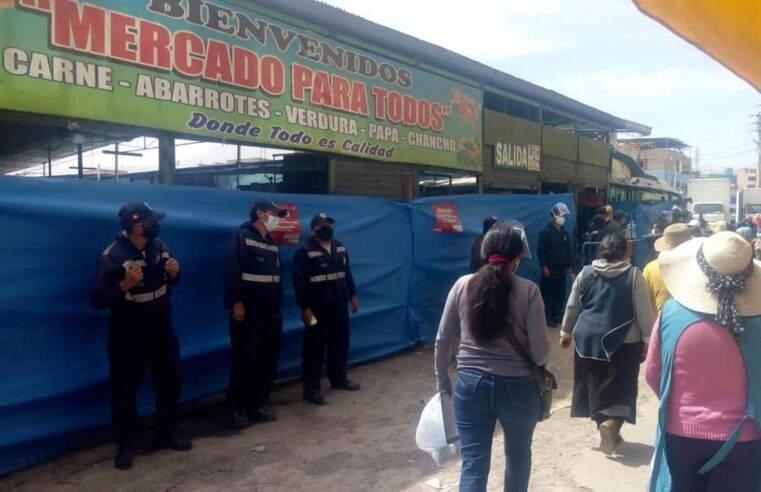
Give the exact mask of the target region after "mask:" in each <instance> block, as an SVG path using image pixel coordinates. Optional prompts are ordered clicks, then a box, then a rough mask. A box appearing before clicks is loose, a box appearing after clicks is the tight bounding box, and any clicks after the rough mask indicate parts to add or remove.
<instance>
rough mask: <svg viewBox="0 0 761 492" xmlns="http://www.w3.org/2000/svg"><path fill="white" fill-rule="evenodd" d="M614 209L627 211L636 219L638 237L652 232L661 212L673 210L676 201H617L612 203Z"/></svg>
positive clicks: (630, 217) (630, 216) (630, 218)
mask: <svg viewBox="0 0 761 492" xmlns="http://www.w3.org/2000/svg"><path fill="white" fill-rule="evenodd" d="M611 205H612V206H613V209H614V210H620V211H622V212H626V213H627V214H628V215H629V220H632V218H633V219H634V220H635V226H636V231H635V234H636V236H637V238H638V239H639V238H642V237H643V236H645V235H647V234H650V231H651V230H652V228H653V224H655V223H656V222H657V221H658V219H659V218H660V216H661V212H664V211H671V208H672V207H673V206H674V202H667V201H649V202H615V203H612V204H611Z"/></svg>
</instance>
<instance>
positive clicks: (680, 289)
mask: <svg viewBox="0 0 761 492" xmlns="http://www.w3.org/2000/svg"><path fill="white" fill-rule="evenodd" d="M701 246H702V247H703V255H704V256H705V259H706V262H707V263H708V264H709V265H710V266H711V267H712V268H713V269H714V270H716V271H717V272H718V273H719V274H722V275H730V274H740V273H742V272H743V271H744V270H745V269H746V268H747V267H748V264H749V263H750V262H751V261H752V262H753V273H752V275H751V276H750V278H748V280H747V281H746V282H745V289H744V290H743V291H742V292H740V293H738V294H736V295H735V302H736V303H737V309H738V311H739V313H740V315H741V316H758V315H761V263H760V262H758V261H756V260H754V259H752V258H753V248H751V246H750V244H748V241H746V240H745V239H743V238H742V237H740V235H739V234H736V233H734V232H719V233H716V234H714V235H712V236H711V237H708V238H695V239H692V240H690V241H687V242H686V243H682V244H681V245H679V246H677V247H676V248H674V249H672V250H670V251H664V252H663V253H661V254H660V256H659V257H658V264H659V266H660V270H661V277H662V278H663V283H664V285H665V286H666V289H667V290H668V291H669V294H671V297H673V298H674V299H676V300H677V301H678V302H679V303H680V304H681V305H683V306H684V307H686V308H687V309H691V310H693V311H697V312H699V313H705V314H713V315H715V314H716V311H717V304H718V300H717V297H716V295H715V294H712V293H711V292H710V291H708V289H707V288H706V285H707V283H708V277H706V275H705V274H704V273H703V271H702V270H701V269H700V265H698V261H697V255H698V251H699V250H700V247H701Z"/></svg>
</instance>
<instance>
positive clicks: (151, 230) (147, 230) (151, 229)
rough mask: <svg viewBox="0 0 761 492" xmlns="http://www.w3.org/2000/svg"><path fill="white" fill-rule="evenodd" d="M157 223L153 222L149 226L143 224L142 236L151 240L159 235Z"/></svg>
mask: <svg viewBox="0 0 761 492" xmlns="http://www.w3.org/2000/svg"><path fill="white" fill-rule="evenodd" d="M159 230H160V228H159V223H158V222H155V223H153V224H151V225H149V226H145V225H144V226H143V236H145V239H147V240H149V241H152V240H154V239H156V238H157V237H159Z"/></svg>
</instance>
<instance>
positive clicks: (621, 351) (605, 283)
mask: <svg viewBox="0 0 761 492" xmlns="http://www.w3.org/2000/svg"><path fill="white" fill-rule="evenodd" d="M626 250H627V241H626V238H625V237H624V236H623V234H621V233H619V232H614V233H613V234H608V235H607V236H605V237H604V238H603V239H602V242H601V243H600V250H599V256H600V258H599V259H598V260H595V261H594V262H593V263H592V265H588V266H586V267H584V269H583V270H582V271H581V273H580V274H579V275H578V276H577V277H576V280H575V282H574V284H573V288H572V290H571V296H570V297H569V299H568V306H567V307H566V313H565V318H564V319H563V326H562V328H561V334H560V345H561V346H562V347H563V348H568V347H570V346H571V343H572V341H573V344H574V345H575V347H576V353H575V354H574V377H573V401H572V407H571V416H572V417H585V418H591V419H592V420H593V421H594V422H595V423H596V424H597V428H598V431H599V433H600V449H601V450H602V451H603V452H604V453H605V454H607V455H610V454H612V453H613V451H614V450H615V448H616V446H618V444H620V443H621V442H622V438H621V434H620V431H621V427H622V425H623V424H624V422H629V423H630V424H635V423H636V419H637V380H638V377H639V366H640V364H641V363H642V362H643V361H644V354H645V344H647V341H648V339H649V337H650V332H651V329H652V327H653V320H654V317H655V316H654V314H653V306H652V304H651V302H650V296H649V293H648V290H647V285H646V284H645V279H644V278H643V277H642V274H641V273H640V272H639V270H638V269H637V267H634V266H632V265H631V264H630V263H629V261H628V260H627V258H626Z"/></svg>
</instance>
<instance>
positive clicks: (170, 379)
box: [108, 316, 181, 446]
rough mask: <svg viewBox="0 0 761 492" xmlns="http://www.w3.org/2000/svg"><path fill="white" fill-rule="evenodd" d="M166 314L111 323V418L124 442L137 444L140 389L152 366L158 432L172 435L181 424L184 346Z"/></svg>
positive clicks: (119, 443) (118, 437)
mask: <svg viewBox="0 0 761 492" xmlns="http://www.w3.org/2000/svg"><path fill="white" fill-rule="evenodd" d="M162 318H164V319H158V320H156V321H148V322H147V323H146V322H140V323H129V324H127V323H119V322H118V321H117V320H114V321H112V322H111V323H109V333H108V358H109V362H110V377H109V385H110V393H111V418H112V423H113V427H114V434H115V439H116V443H117V444H118V445H120V446H132V445H133V444H134V437H135V433H136V431H137V393H138V390H139V389H140V386H141V384H142V382H143V378H144V377H145V371H146V369H148V368H150V370H151V375H152V377H153V388H154V391H155V393H156V436H157V437H159V438H161V437H164V436H168V435H169V434H170V433H171V432H172V431H173V430H174V427H175V425H176V424H177V416H178V413H179V400H180V390H181V376H180V347H179V344H178V343H177V336H176V334H175V332H174V328H173V327H172V324H171V321H170V320H169V319H168V316H162Z"/></svg>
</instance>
